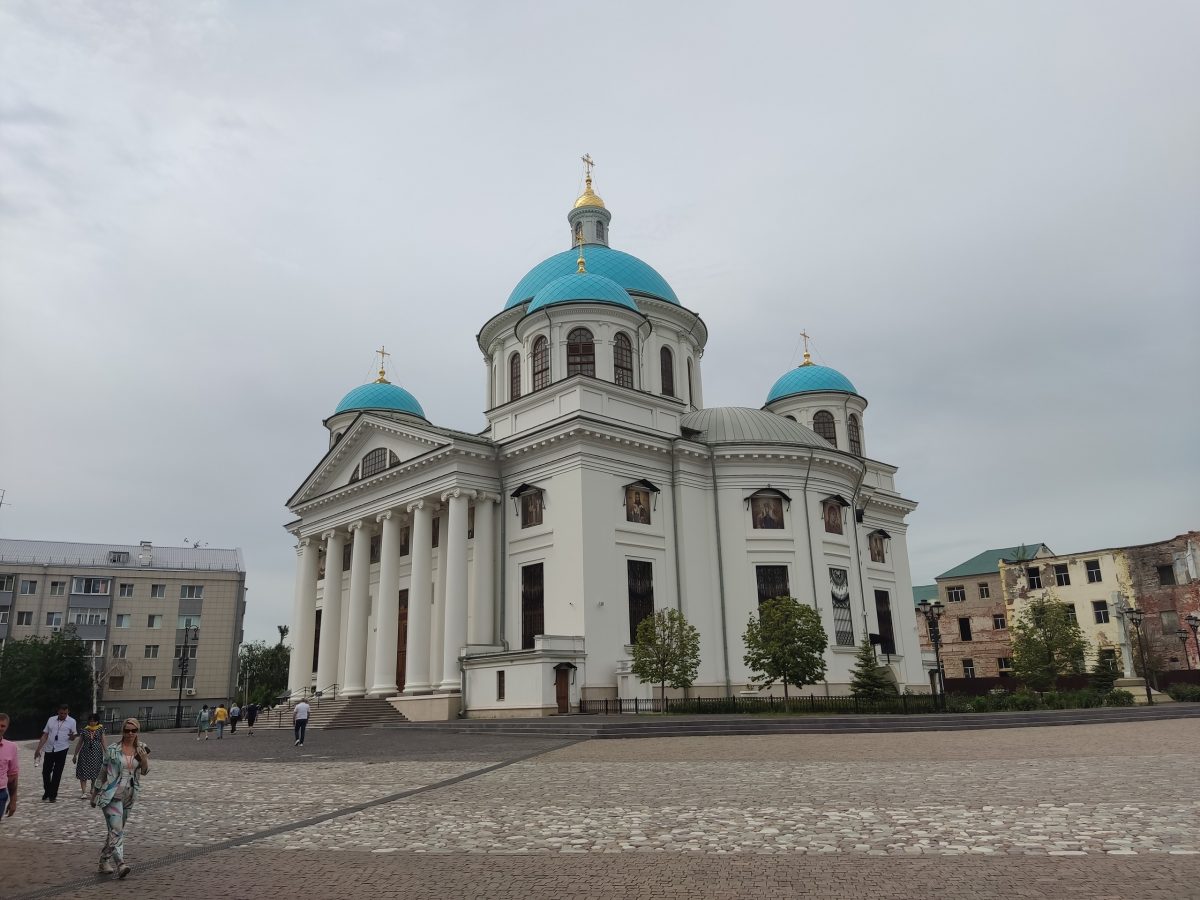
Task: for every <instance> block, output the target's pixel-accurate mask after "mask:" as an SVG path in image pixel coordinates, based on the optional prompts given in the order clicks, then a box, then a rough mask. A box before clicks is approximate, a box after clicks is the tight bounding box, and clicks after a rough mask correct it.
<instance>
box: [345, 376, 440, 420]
mask: <svg viewBox="0 0 1200 900" xmlns="http://www.w3.org/2000/svg"><path fill="white" fill-rule="evenodd" d="M355 409H390V410H394V411H395V412H402V413H409V414H410V415H414V416H420V417H421V418H422V419H424V418H425V410H423V409H421V404H420V403H418V402H417V398H416V397H414V396H413V395H412V394H410V393H409V392H408V391H406V390H405V389H404V388H402V387H400V386H399V385H397V384H389V383H388V382H386V381H372V382H371V383H370V384H364V385H361V386H360V387H356V388H355V389H354V390H352V391H351V392H350V393H348V394H347V395H346V396H345V397H343V398H342V402H341V403H339V404H338V405H337V409H335V410H334V411H333V414H334V415H335V416H336V415H337V414H338V413H344V412H349V411H350V410H355Z"/></svg>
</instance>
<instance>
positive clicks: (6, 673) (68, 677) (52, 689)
mask: <svg viewBox="0 0 1200 900" xmlns="http://www.w3.org/2000/svg"><path fill="white" fill-rule="evenodd" d="M60 703H66V704H67V705H69V706H70V707H71V710H72V712H73V713H75V714H77V715H78V714H82V715H83V716H86V715H87V714H88V712H90V711H92V662H91V657H89V656H88V654H87V648H86V647H85V646H84V644H83V641H80V640H77V639H76V637H75V630H74V629H73V628H70V627H68V628H67V629H65V630H64V631H61V632H58V633H56V634H52V635H50V636H49V637H27V638H23V639H21V640H19V641H8V642H6V643H5V645H4V650H3V651H2V653H0V710H2V711H4V712H6V713H8V714H9V716H11V717H12V723H13V726H12V730H11V731H10V732H9V736H10V737H13V738H23V737H27V736H28V737H33V736H35V735H36V734H38V733H39V731H40V726H41V725H42V723H43V722H45V721H46V718H47V717H48V716H50V715H53V713H54V711H55V710H56V709H57V708H58V705H59V704H60Z"/></svg>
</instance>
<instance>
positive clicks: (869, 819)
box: [0, 720, 1200, 900]
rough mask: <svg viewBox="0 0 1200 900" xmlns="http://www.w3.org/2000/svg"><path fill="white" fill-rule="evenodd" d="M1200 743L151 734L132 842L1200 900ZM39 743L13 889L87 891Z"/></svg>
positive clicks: (1161, 737) (410, 873)
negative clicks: (294, 740)
mask: <svg viewBox="0 0 1200 900" xmlns="http://www.w3.org/2000/svg"><path fill="white" fill-rule="evenodd" d="M260 737H263V738H264V740H261V741H260ZM1198 737H1200V728H1198V727H1197V725H1196V723H1195V722H1192V721H1188V720H1172V721H1163V722H1153V723H1128V724H1118V725H1086V726H1075V727H1056V728H1023V729H1014V730H996V731H971V732H963V733H946V732H932V733H901V734H870V735H862V734H859V735H800V736H788V735H779V736H774V735H772V736H750V737H695V738H671V739H640V740H635V741H614V740H608V741H591V742H583V743H576V744H572V745H568V746H563V743H562V742H561V741H555V740H548V739H543V738H536V739H535V738H503V737H495V736H483V735H455V734H444V733H429V732H421V733H418V732H403V733H401V734H397V733H396V732H395V731H388V730H371V729H366V730H363V731H354V732H346V731H314V732H312V733H310V737H309V741H308V744H309V746H308V747H306V748H294V747H292V746H291V741H290V738H289V736H288V735H287V733H274V734H272V733H268V732H259V733H257V734H255V736H254V737H253V738H249V737H248V736H243V735H242V734H241V733H239V734H238V735H236V736H234V737H232V738H231V737H229V736H227V737H226V738H225V740H224V741H222V742H219V744H215V743H214V742H213V741H209V742H208V743H207V744H205V743H204V742H200V743H199V744H197V743H196V742H195V741H194V740H193V739H192V738H191V737H190V736H185V735H177V734H161V733H160V734H155V735H153V736H152V740H151V744H152V747H153V748H154V753H153V757H152V759H153V763H152V764H153V769H152V771H151V774H150V776H149V777H148V778H147V780H146V785H145V792H144V797H143V800H142V802H141V803H139V805H138V807H137V808H136V809H135V811H134V815H133V818H132V819H131V823H130V826H129V832H128V838H127V841H128V844H129V850H128V854H129V857H130V861H131V862H132V863H134V865H135V866H136V867H137V868H136V869H135V875H134V878H135V883H136V885H137V890H138V891H139V892H140V893H142V894H144V895H147V896H150V897H155V896H171V897H178V898H185V897H201V896H204V897H207V896H209V895H210V894H211V893H213V891H214V885H215V886H216V889H220V888H225V889H230V888H232V886H233V885H235V884H238V885H241V886H243V887H244V888H245V890H244V891H241V892H239V893H241V894H242V895H246V896H249V895H251V894H252V895H253V896H255V897H267V898H269V897H274V896H283V895H284V893H285V892H286V894H287V896H294V895H295V894H296V893H297V892H299V891H300V890H306V891H308V890H312V889H319V891H320V893H321V894H322V895H323V896H328V897H343V896H345V897H359V896H362V895H363V894H365V893H368V892H369V894H370V895H371V896H383V897H487V898H493V897H494V898H504V897H520V898H523V900H524V898H531V897H609V896H630V897H647V898H651V897H653V898H670V897H771V896H813V897H833V898H840V897H846V898H858V897H868V896H870V897H876V896H879V895H881V894H886V895H889V896H893V897H909V896H911V897H925V896H931V895H938V896H944V897H955V898H957V897H964V898H972V897H1001V896H1003V897H1033V898H1046V897H1066V896H1072V897H1112V898H1121V900H1134V898H1200V795H1198V793H1197V791H1196V790H1195V789H1194V788H1195V773H1196V772H1197V771H1200V741H1198V740H1197V738H1198ZM148 739H150V736H148ZM31 748H32V745H31V744H27V745H24V747H23V760H22V762H23V775H24V785H25V786H24V790H23V791H22V795H23V801H24V803H23V806H22V807H21V809H20V811H19V812H18V814H17V816H15V817H13V818H10V819H7V820H5V823H4V824H3V825H0V867H2V869H3V875H2V878H3V881H2V882H0V896H5V897H8V896H14V895H21V894H23V893H28V892H31V891H33V892H36V891H37V890H38V889H39V888H45V889H47V890H46V893H45V896H51V895H53V896H56V897H69V896H81V897H82V896H83V895H84V894H89V893H94V891H95V886H96V884H97V883H98V879H97V878H95V877H93V876H91V874H90V873H91V871H92V868H93V866H94V865H95V859H96V856H97V853H98V849H99V844H100V841H101V839H102V837H103V834H102V828H101V823H100V815H99V813H97V812H96V811H95V810H92V809H90V808H89V807H88V805H87V804H86V803H83V802H80V801H78V800H76V799H73V798H71V799H68V798H70V796H71V795H70V792H69V791H68V790H66V784H67V782H66V780H64V790H63V791H62V792H61V793H60V798H59V802H58V803H57V804H55V805H53V806H52V805H50V804H44V803H39V802H37V797H38V796H40V790H38V788H40V784H39V783H38V782H39V777H38V773H37V770H34V769H33V768H32V766H31V765H30V761H31V760H30V756H31ZM306 751H307V752H306ZM52 861H56V862H57V866H56V867H55V866H52V865H51V862H52ZM214 873H219V875H218V876H217V878H216V880H215V881H214V877H213V876H214ZM133 883H134V882H131V887H132V886H133Z"/></svg>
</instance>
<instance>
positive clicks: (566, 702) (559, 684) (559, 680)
mask: <svg viewBox="0 0 1200 900" xmlns="http://www.w3.org/2000/svg"><path fill="white" fill-rule="evenodd" d="M554 699H555V700H556V701H557V702H558V711H559V713H560V714H566V713H569V712H570V711H571V670H570V669H556V670H555V671H554Z"/></svg>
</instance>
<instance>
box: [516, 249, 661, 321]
mask: <svg viewBox="0 0 1200 900" xmlns="http://www.w3.org/2000/svg"><path fill="white" fill-rule="evenodd" d="M578 257H579V251H578V250H576V249H575V248H572V249H570V250H564V251H563V252H562V253H556V254H555V255H554V256H551V257H550V258H549V259H545V260H542V261H541V262H540V263H538V264H537V265H536V266H534V267H533V268H532V269H530V270H529V274H528V275H526V276H525V277H524V278H522V279H521V280H520V282H518V283H517V286H516V287H515V288H513V292H512V293H511V294H509V295H508V302H507V303H505V304H504V308H505V309H511V308H512V307H514V306H520V305H521V304H522V303H524V302H525V301H526V300H529V299H531V298H532V297H533V296H534V295H535V294H536V293H537V292H538V291H540V290H541V289H542V288H544V287H546V285H548V284H549V283H550V282H552V281H554V280H555V279H556V278H561V277H562V276H564V275H573V274H574V273H575V264H576V260H577V259H578ZM584 257H585V259H586V260H587V269H588V274H591V275H603V276H604V277H606V278H611V279H612V280H613V281H615V282H616V283H617V284H618V285H620V286H621V287H622V288H624V289H625V290H627V291H629V292H631V293H637V294H648V295H650V296H651V297H657V298H658V299H659V300H666V301H667V302H668V303H674V304H675V305H676V306H678V305H679V298H678V297H676V296H675V292H674V291H673V290H671V286H670V285H669V284H667V281H666V279H665V278H663V277H662V276H661V275H659V274H658V273H657V272H656V271H654V269H653V268H652V267H651V266H649V265H647V264H646V263H644V262H642V261H641V260H640V259H638V258H637V257H636V256H630V255H629V254H628V253H622V252H621V251H620V250H613V249H612V248H611V247H605V246H604V245H603V244H587V245H586V246H585V247H584Z"/></svg>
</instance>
